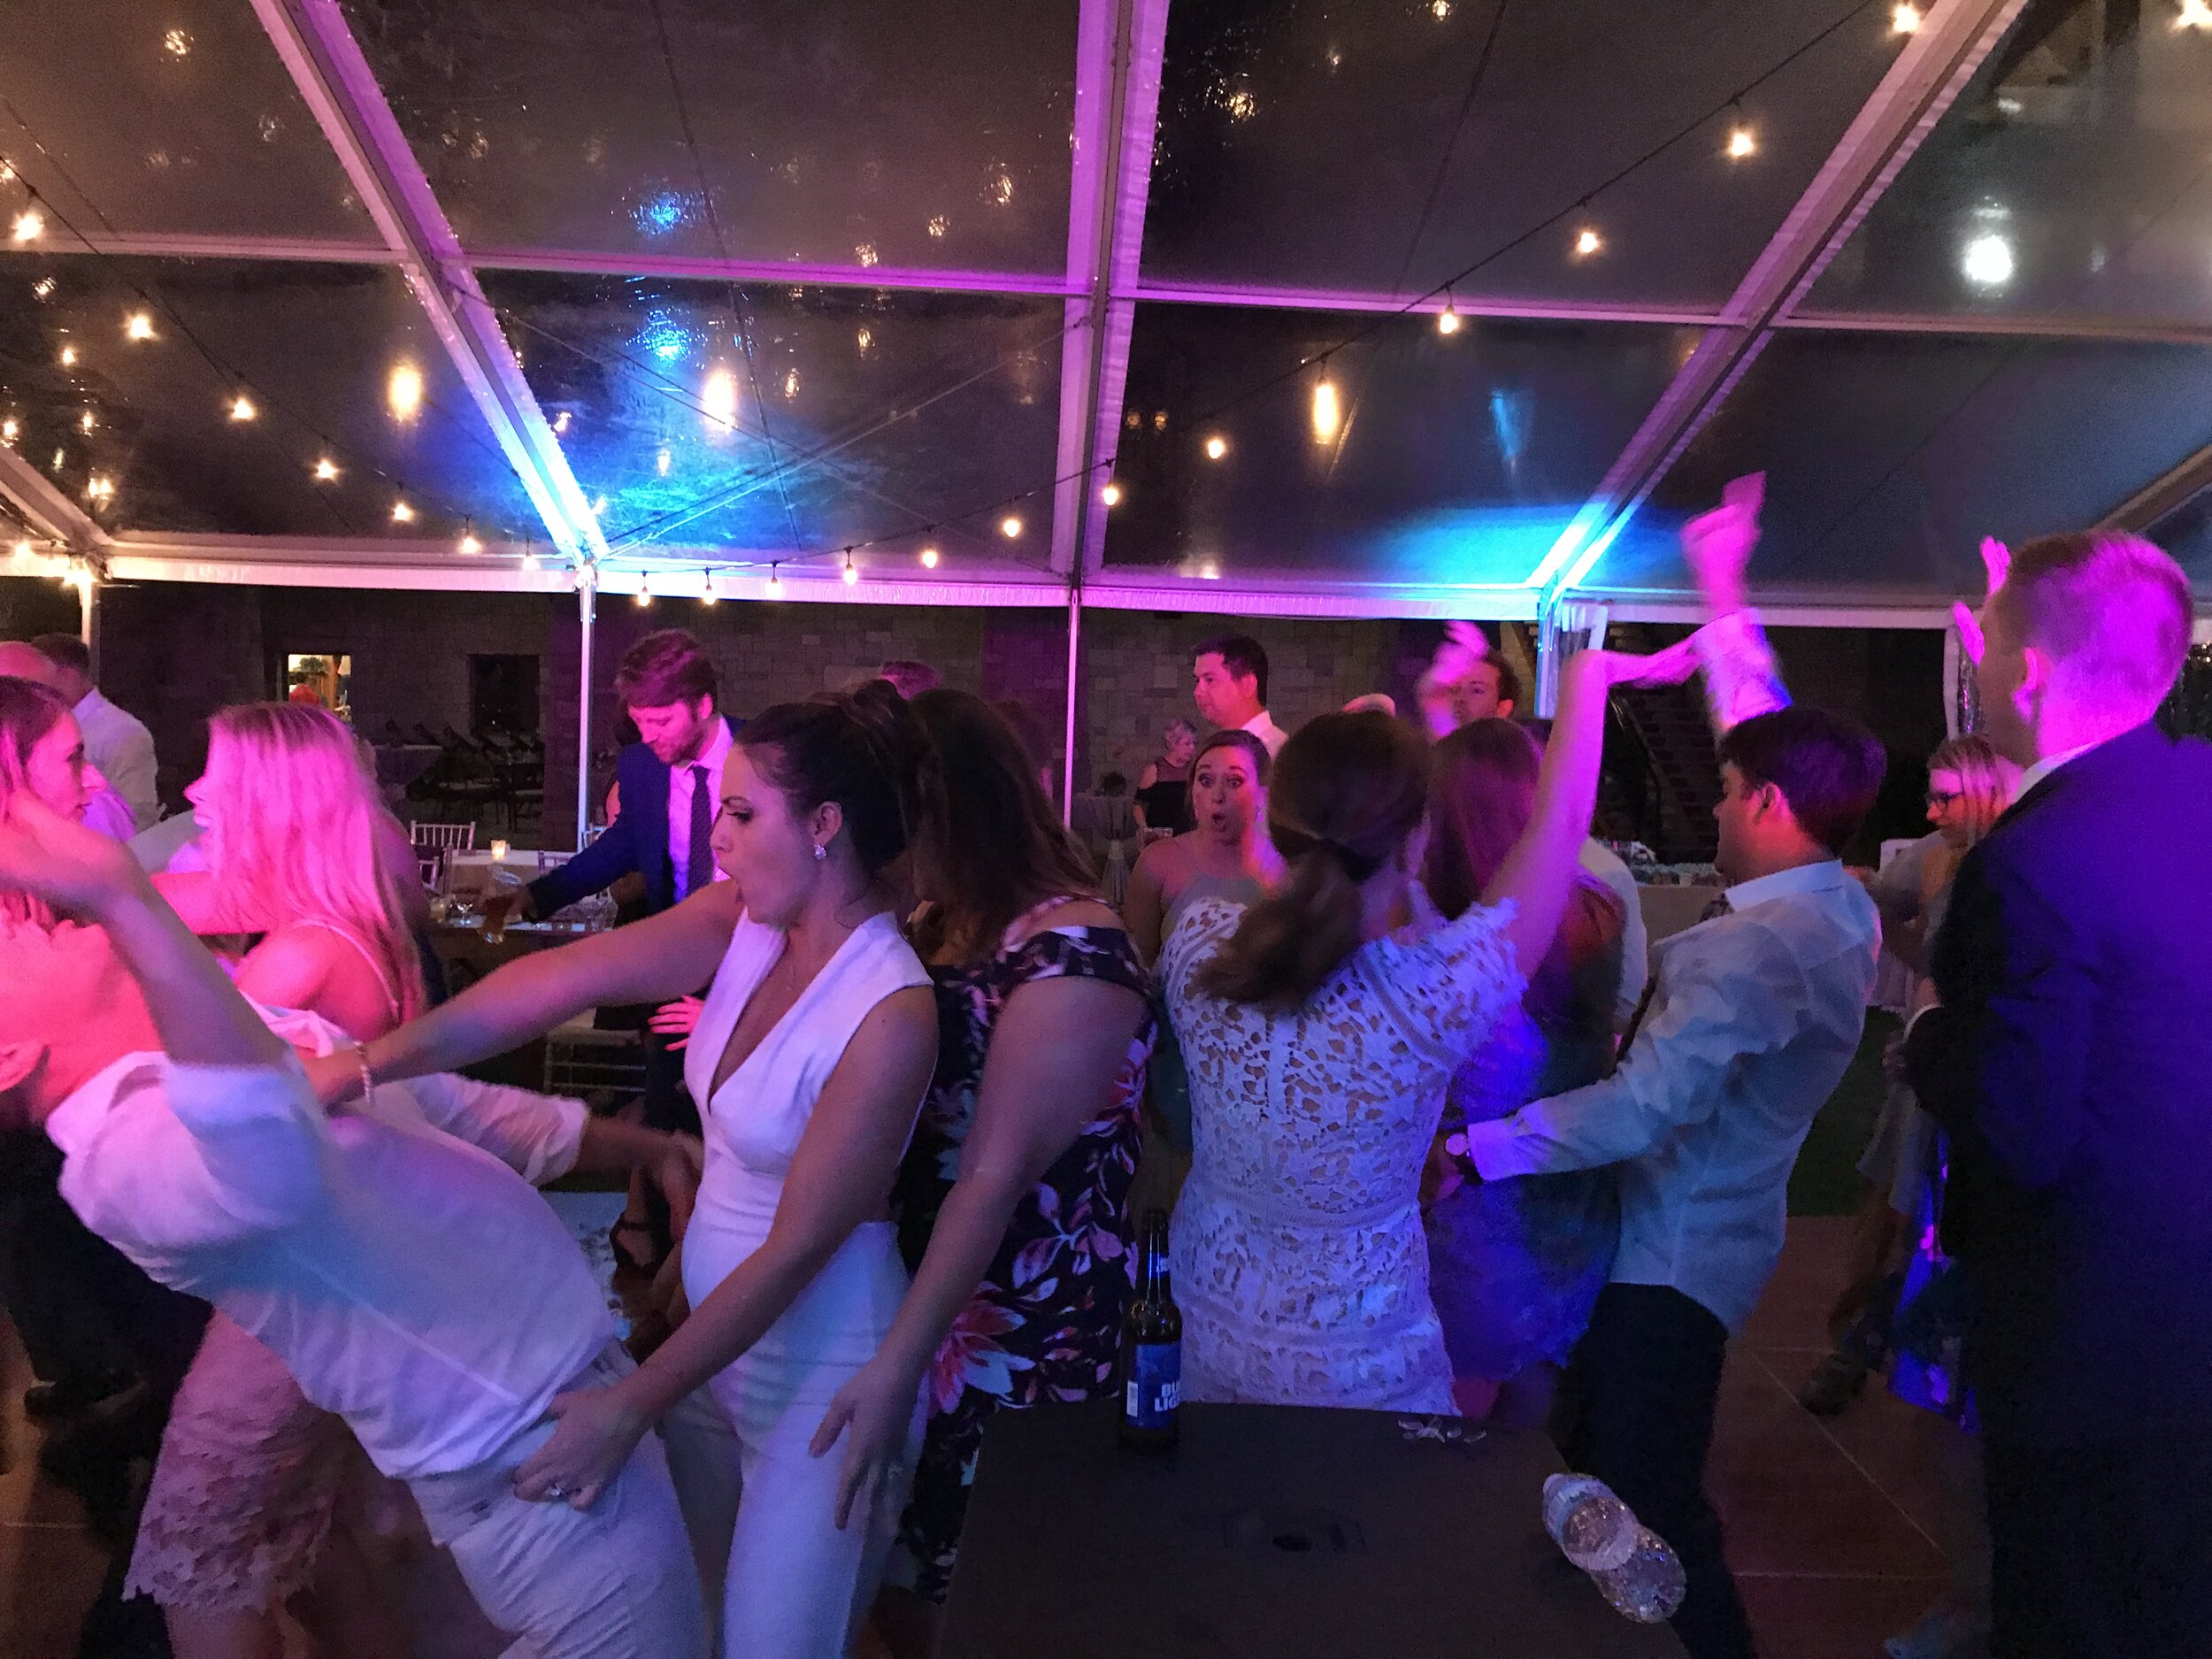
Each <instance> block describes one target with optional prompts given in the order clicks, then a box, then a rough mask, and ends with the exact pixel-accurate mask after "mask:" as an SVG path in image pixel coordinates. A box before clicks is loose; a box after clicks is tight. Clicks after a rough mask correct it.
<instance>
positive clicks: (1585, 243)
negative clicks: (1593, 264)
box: [1575, 225, 1605, 259]
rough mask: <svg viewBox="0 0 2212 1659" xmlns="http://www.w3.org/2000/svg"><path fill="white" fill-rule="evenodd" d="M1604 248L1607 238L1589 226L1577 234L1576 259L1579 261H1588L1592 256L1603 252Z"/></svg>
mask: <svg viewBox="0 0 2212 1659" xmlns="http://www.w3.org/2000/svg"><path fill="white" fill-rule="evenodd" d="M1604 246H1605V238H1604V237H1602V236H1601V235H1599V234H1597V232H1596V231H1595V230H1594V229H1592V228H1591V227H1589V226H1587V225H1585V226H1584V227H1582V228H1581V230H1579V231H1578V232H1577V233H1576V234H1575V257H1576V258H1578V259H1587V258H1588V257H1590V256H1591V255H1592V254H1594V253H1596V252H1598V251H1600V250H1602V249H1603V248H1604Z"/></svg>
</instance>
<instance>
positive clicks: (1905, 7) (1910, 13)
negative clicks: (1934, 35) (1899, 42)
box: [1889, 0, 1920, 35]
mask: <svg viewBox="0 0 2212 1659" xmlns="http://www.w3.org/2000/svg"><path fill="white" fill-rule="evenodd" d="M1919 27H1920V8H1919V7H1918V6H1916V5H1913V4H1909V0H1898V4H1895V5H1893V6H1892V7H1890V9H1889V32H1890V33H1891V34H1892V35H1911V34H1915V33H1916V32H1917V31H1918V29H1919Z"/></svg>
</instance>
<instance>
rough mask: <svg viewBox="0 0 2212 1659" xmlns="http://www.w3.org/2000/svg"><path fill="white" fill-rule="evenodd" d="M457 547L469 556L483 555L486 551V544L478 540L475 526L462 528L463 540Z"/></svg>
mask: <svg viewBox="0 0 2212 1659" xmlns="http://www.w3.org/2000/svg"><path fill="white" fill-rule="evenodd" d="M455 545H456V546H457V547H458V548H459V549H461V551H462V552H464V553H468V554H476V553H481V552H482V551H483V550H484V544H483V543H482V542H481V541H478V540H477V539H476V526H474V525H464V526H462V527H461V539H460V541H458V542H457V543H456V544H455Z"/></svg>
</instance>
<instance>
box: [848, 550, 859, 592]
mask: <svg viewBox="0 0 2212 1659" xmlns="http://www.w3.org/2000/svg"><path fill="white" fill-rule="evenodd" d="M844 575H845V586H846V587H848V588H851V587H853V586H855V585H856V584H857V583H858V582H859V580H860V567H859V566H858V565H855V564H854V563H853V550H852V549H850V548H847V549H845V572H844Z"/></svg>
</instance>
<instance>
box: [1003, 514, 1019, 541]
mask: <svg viewBox="0 0 2212 1659" xmlns="http://www.w3.org/2000/svg"><path fill="white" fill-rule="evenodd" d="M998 532H999V534H1001V535H1002V536H1004V537H1005V538H1006V539H1007V540H1008V541H1012V540H1013V539H1014V538H1015V537H1016V536H1018V535H1019V534H1021V533H1022V521H1021V520H1020V519H1019V518H1016V517H1015V516H1014V515H1013V514H1012V513H1008V514H1007V515H1006V517H1004V518H1002V519H1000V520H999V521H998Z"/></svg>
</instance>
